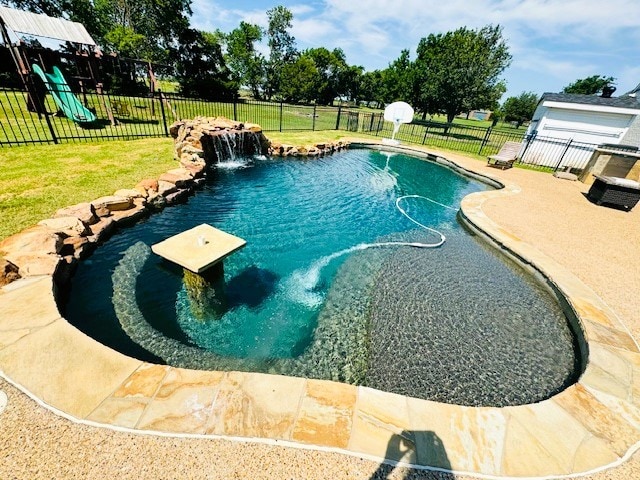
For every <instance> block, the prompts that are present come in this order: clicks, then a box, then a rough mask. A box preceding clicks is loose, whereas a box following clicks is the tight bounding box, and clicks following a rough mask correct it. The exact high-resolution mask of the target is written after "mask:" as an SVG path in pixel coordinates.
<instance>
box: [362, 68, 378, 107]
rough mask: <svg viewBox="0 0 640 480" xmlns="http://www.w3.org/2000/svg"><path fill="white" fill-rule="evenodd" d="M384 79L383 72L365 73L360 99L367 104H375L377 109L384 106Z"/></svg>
mask: <svg viewBox="0 0 640 480" xmlns="http://www.w3.org/2000/svg"><path fill="white" fill-rule="evenodd" d="M383 90H384V79H383V74H382V71H381V70H374V71H372V72H365V73H363V74H362V78H361V80H360V93H359V95H360V96H359V98H360V99H361V100H365V101H367V102H375V103H376V107H378V108H382V106H383V105H384V92H383Z"/></svg>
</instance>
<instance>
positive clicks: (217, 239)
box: [151, 224, 247, 319]
mask: <svg viewBox="0 0 640 480" xmlns="http://www.w3.org/2000/svg"><path fill="white" fill-rule="evenodd" d="M246 244H247V242H246V241H245V240H243V239H242V238H238V237H236V236H234V235H231V234H229V233H227V232H223V231H222V230H218V229H217V228H214V227H212V226H211V225H207V224H202V225H198V226H197V227H194V228H192V229H190V230H186V231H184V232H182V233H179V234H177V235H174V236H173V237H169V238H167V239H166V240H163V241H162V242H159V243H156V244H155V245H152V246H151V250H152V251H153V252H154V253H155V254H156V255H160V256H161V257H163V258H165V259H167V260H169V261H171V262H174V263H177V264H178V265H180V266H181V267H183V269H184V277H183V280H184V284H185V288H186V290H187V293H188V295H189V300H190V303H191V310H192V313H193V314H194V316H195V317H196V318H201V319H205V318H211V317H212V316H213V317H216V316H217V315H216V313H220V314H221V313H222V312H224V307H225V301H224V298H225V296H224V264H223V260H224V259H225V258H226V257H228V256H229V255H231V254H232V253H233V252H236V251H237V250H239V249H241V248H242V247H244V246H245V245H246Z"/></svg>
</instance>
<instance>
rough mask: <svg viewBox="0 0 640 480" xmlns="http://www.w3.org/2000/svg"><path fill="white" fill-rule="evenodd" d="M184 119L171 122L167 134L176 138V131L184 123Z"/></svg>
mask: <svg viewBox="0 0 640 480" xmlns="http://www.w3.org/2000/svg"><path fill="white" fill-rule="evenodd" d="M184 123H185V122H184V121H182V120H179V121H177V122H173V124H171V126H170V127H169V135H171V136H172V137H173V138H178V132H179V131H180V128H181V127H182V126H183V125H184Z"/></svg>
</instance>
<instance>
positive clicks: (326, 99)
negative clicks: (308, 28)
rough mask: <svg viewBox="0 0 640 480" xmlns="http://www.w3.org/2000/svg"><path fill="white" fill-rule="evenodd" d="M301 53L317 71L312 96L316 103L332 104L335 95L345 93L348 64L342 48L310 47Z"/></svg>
mask: <svg viewBox="0 0 640 480" xmlns="http://www.w3.org/2000/svg"><path fill="white" fill-rule="evenodd" d="M302 55H303V56H305V57H308V58H310V59H311V60H312V61H313V63H314V64H315V67H316V69H317V71H318V83H317V85H316V96H315V97H314V99H315V100H316V102H317V103H319V104H321V105H332V104H333V100H334V99H335V98H336V97H338V96H342V95H344V94H346V92H347V84H346V81H347V74H348V72H349V65H347V61H346V57H345V55H344V52H343V51H342V49H340V48H336V49H334V50H333V51H329V50H327V49H326V48H324V47H320V48H311V49H309V50H305V51H304V52H303V53H302Z"/></svg>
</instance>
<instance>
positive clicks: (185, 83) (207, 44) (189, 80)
mask: <svg viewBox="0 0 640 480" xmlns="http://www.w3.org/2000/svg"><path fill="white" fill-rule="evenodd" d="M180 42H181V43H182V45H183V47H182V49H181V50H180V56H179V58H178V60H177V62H176V64H177V65H176V66H177V68H176V70H177V78H178V80H179V82H180V90H181V92H182V94H183V95H186V96H192V97H199V98H205V99H207V100H230V99H232V98H234V97H235V96H236V95H237V93H238V84H237V83H235V82H233V81H232V79H231V74H230V72H229V69H228V68H227V66H226V64H225V62H224V57H223V54H222V47H221V45H220V39H219V37H218V36H217V35H215V34H213V33H209V32H203V31H200V30H194V29H188V30H186V31H185V32H183V33H182V35H181V38H180Z"/></svg>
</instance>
